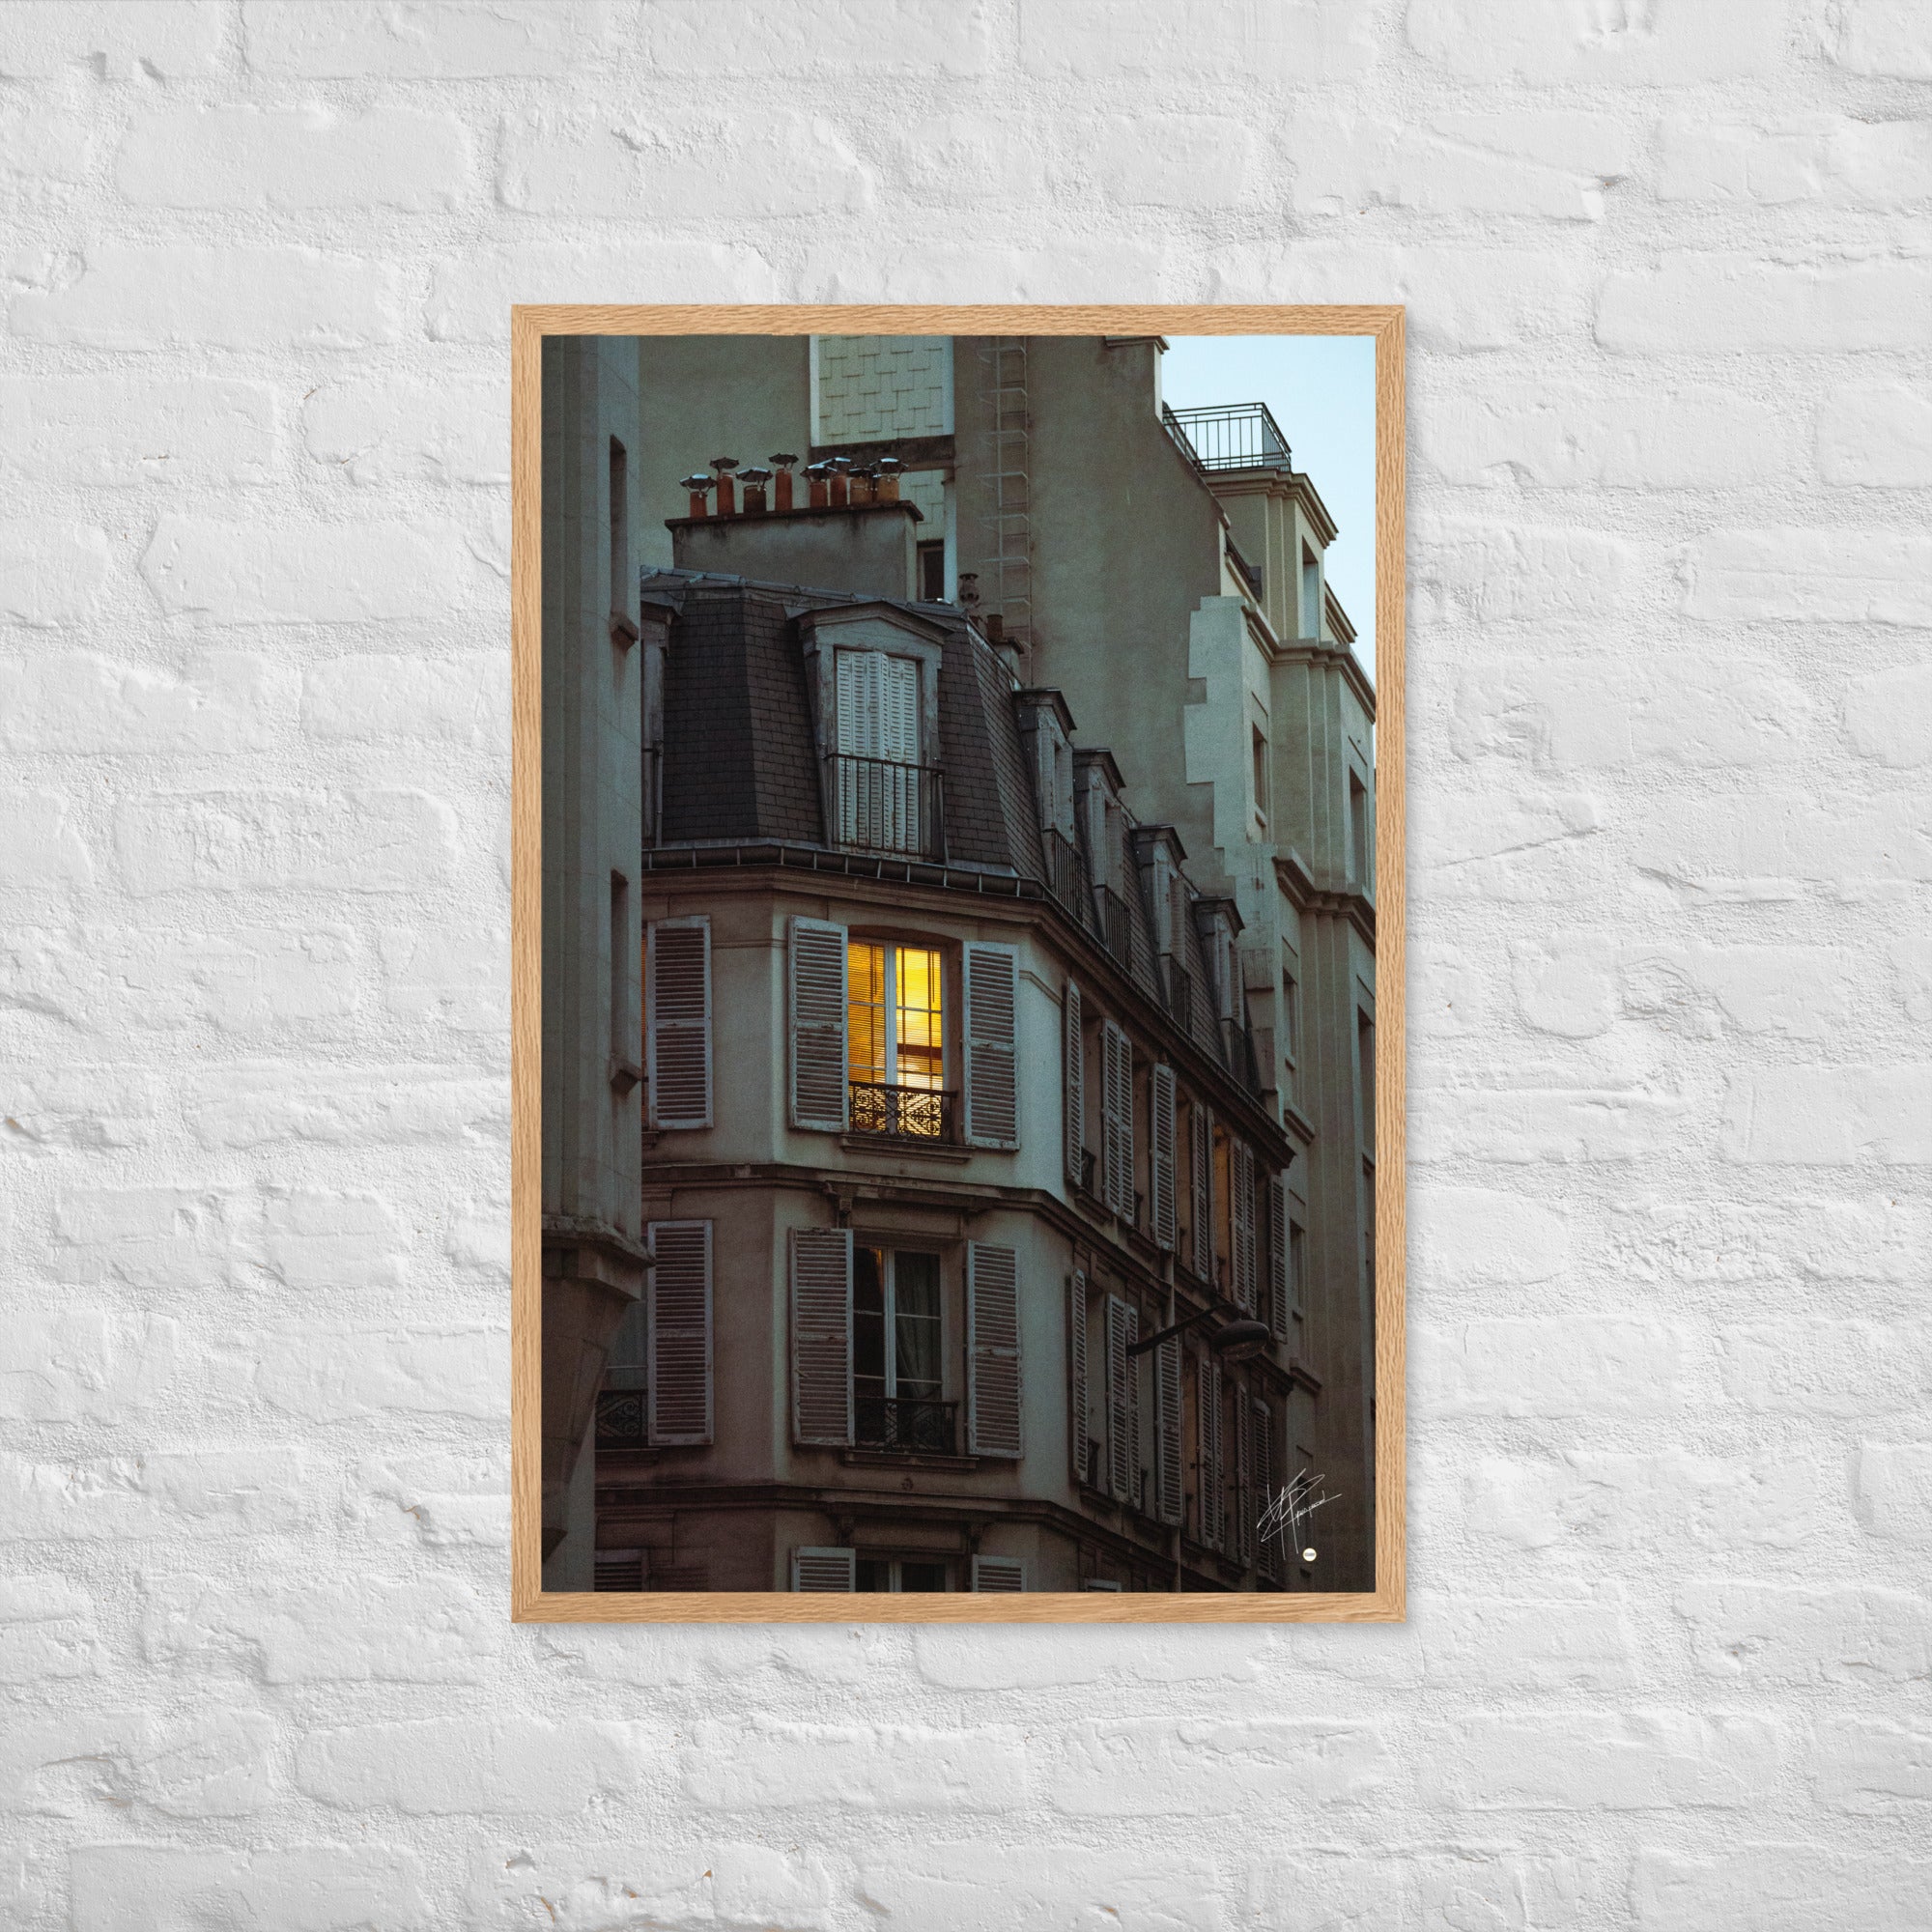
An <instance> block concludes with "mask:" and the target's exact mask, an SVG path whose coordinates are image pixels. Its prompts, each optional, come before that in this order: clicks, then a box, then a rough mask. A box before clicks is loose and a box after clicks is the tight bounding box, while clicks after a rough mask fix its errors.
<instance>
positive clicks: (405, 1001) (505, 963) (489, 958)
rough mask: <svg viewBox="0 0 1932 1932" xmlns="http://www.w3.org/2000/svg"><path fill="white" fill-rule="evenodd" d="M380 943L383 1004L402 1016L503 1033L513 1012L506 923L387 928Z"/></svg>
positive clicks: (470, 1030)
mask: <svg viewBox="0 0 1932 1932" xmlns="http://www.w3.org/2000/svg"><path fill="white" fill-rule="evenodd" d="M377 945H378V947H379V949H380V951H381V953H382V962H383V1003H384V1006H386V1007H387V1008H388V1009H389V1011H390V1012H392V1013H394V1014H395V1015H396V1016H397V1017H398V1018H399V1019H412V1020H425V1021H429V1022H432V1023H434V1024H436V1025H439V1026H448V1027H454V1028H456V1029H457V1030H458V1031H459V1032H463V1033H497V1034H500V1033H501V1031H502V1029H503V1026H504V1024H505V1022H506V1021H507V1019H508V1016H509V1010H510V934H509V929H508V928H507V927H506V926H491V927H484V928H481V929H474V930H470V931H454V930H451V929H449V928H448V927H439V928H437V929H435V930H432V931H424V930H421V929H416V928H410V927H404V926H391V927H387V928H385V929H384V931H383V932H382V933H381V934H380V935H379V936H378V940H377Z"/></svg>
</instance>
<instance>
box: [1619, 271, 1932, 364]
mask: <svg viewBox="0 0 1932 1932" xmlns="http://www.w3.org/2000/svg"><path fill="white" fill-rule="evenodd" d="M1928 321H1932V268H1928V267H1927V266H1926V265H1924V264H1923V263H1920V262H1916V261H1881V260H1860V259H1857V258H1848V257H1845V256H1841V255H1833V256H1826V257H1823V258H1821V259H1820V260H1818V261H1816V262H1811V263H1803V264H1786V263H1783V262H1758V261H1753V260H1752V259H1751V258H1750V257H1749V256H1747V255H1715V254H1709V253H1701V252H1692V251H1683V252H1679V253H1675V254H1670V255H1666V256H1664V257H1663V258H1662V260H1661V261H1660V262H1659V263H1658V264H1657V266H1656V267H1655V268H1651V269H1639V270H1629V271H1625V272H1620V273H1617V274H1613V275H1611V276H1610V277H1609V278H1608V279H1607V280H1606V281H1605V283H1604V288H1603V294H1602V296H1601V298H1600V299H1599V301H1598V304H1597V340H1598V341H1599V342H1600V343H1601V344H1602V345H1603V346H1604V347H1605V349H1609V350H1614V351H1617V352H1620V353H1624V354H1630V355H1673V354H1690V355H1711V354H1718V355H1745V354H1748V353H1753V352H1759V351H1765V350H1769V351H1773V352H1776V351H1781V350H1795V351H1811V352H1818V351H1823V352H1826V353H1833V352H1840V351H1845V350H1854V349H1910V348H1912V347H1914V346H1915V345H1917V344H1918V343H1919V342H1922V341H1923V340H1924V337H1925V329H1926V325H1927V323H1928Z"/></svg>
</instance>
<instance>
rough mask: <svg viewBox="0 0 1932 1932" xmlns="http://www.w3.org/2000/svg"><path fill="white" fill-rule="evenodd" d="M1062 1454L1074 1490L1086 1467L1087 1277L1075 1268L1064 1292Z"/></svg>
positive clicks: (1087, 1472)
mask: <svg viewBox="0 0 1932 1932" xmlns="http://www.w3.org/2000/svg"><path fill="white" fill-rule="evenodd" d="M1066 1418H1067V1423H1068V1430H1067V1438H1066V1452H1067V1468H1068V1473H1069V1474H1070V1475H1071V1476H1072V1479H1073V1484H1074V1487H1075V1488H1076V1489H1077V1488H1078V1487H1079V1486H1080V1485H1081V1484H1082V1483H1084V1482H1087V1481H1089V1480H1090V1479H1091V1478H1092V1476H1093V1474H1094V1471H1093V1470H1092V1469H1090V1468H1089V1467H1088V1466H1087V1276H1086V1274H1085V1272H1084V1271H1083V1270H1081V1269H1079V1268H1075V1269H1074V1270H1073V1277H1072V1279H1071V1280H1070V1281H1069V1282H1068V1283H1067V1289H1066Z"/></svg>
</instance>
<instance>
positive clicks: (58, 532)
mask: <svg viewBox="0 0 1932 1932" xmlns="http://www.w3.org/2000/svg"><path fill="white" fill-rule="evenodd" d="M112 568H113V563H112V560H111V557H110V555H109V552H108V543H107V533H106V532H105V531H104V530H99V529H94V528H91V527H89V526H87V525H85V524H70V523H62V522H60V521H58V520H57V519H54V518H51V517H31V518H17V519H15V518H9V519H5V520H0V618H11V619H13V621H14V622H15V623H17V624H32V625H36V626H47V625H54V624H71V623H74V622H75V621H77V620H78V619H80V618H82V617H86V616H88V615H90V614H91V613H92V612H93V611H95V610H96V609H97V608H98V607H99V603H100V591H101V588H102V586H103V585H104V584H105V583H106V582H107V578H108V573H109V572H110V571H111V570H112Z"/></svg>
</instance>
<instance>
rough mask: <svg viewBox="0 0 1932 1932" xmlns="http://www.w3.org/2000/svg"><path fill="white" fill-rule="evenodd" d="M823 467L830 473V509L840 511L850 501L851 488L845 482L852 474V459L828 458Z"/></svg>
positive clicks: (841, 457) (844, 457) (845, 457)
mask: <svg viewBox="0 0 1932 1932" xmlns="http://www.w3.org/2000/svg"><path fill="white" fill-rule="evenodd" d="M825 467H826V468H827V469H829V470H831V472H832V496H831V503H832V507H833V508H834V509H835V510H842V509H843V508H844V507H845V505H846V504H847V503H848V502H850V501H851V500H852V496H851V488H850V485H849V484H848V483H847V482H846V478H847V477H848V476H850V474H851V473H852V459H851V458H850V457H849V456H834V457H830V458H828V459H827V461H826V465H825Z"/></svg>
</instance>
